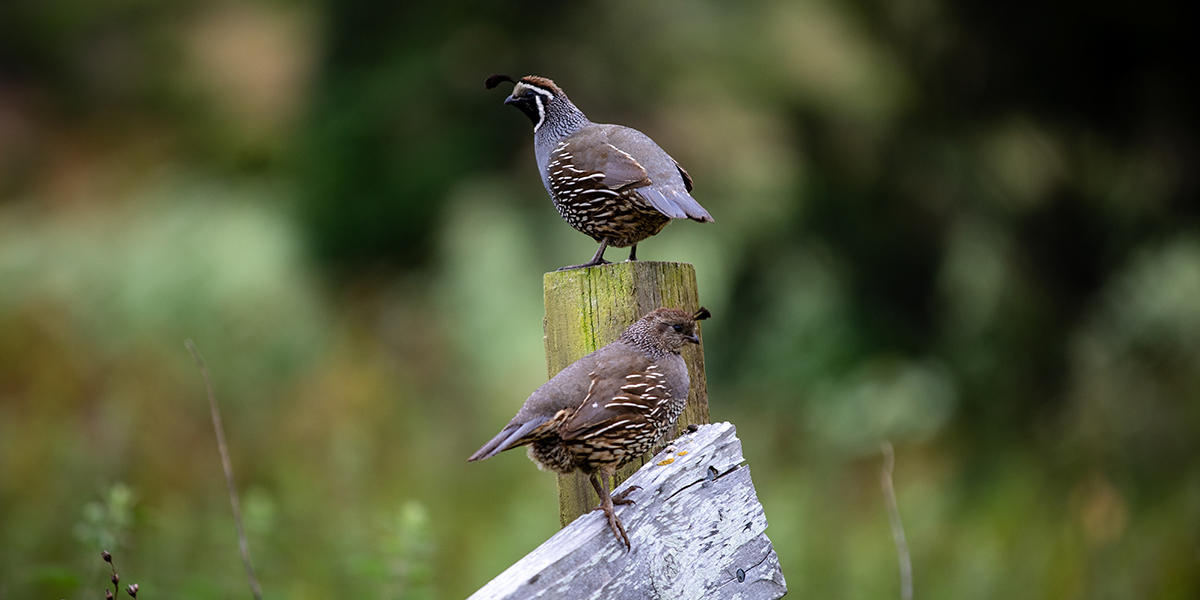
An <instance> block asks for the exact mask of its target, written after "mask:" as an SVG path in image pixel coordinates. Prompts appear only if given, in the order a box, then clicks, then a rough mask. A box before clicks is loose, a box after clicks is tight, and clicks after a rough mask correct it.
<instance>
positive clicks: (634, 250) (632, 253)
mask: <svg viewBox="0 0 1200 600" xmlns="http://www.w3.org/2000/svg"><path fill="white" fill-rule="evenodd" d="M635 260H637V244H634V245H633V247H632V248H630V249H629V261H630V262H633V261H635Z"/></svg>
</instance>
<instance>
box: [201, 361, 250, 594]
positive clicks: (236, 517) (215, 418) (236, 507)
mask: <svg viewBox="0 0 1200 600" xmlns="http://www.w3.org/2000/svg"><path fill="white" fill-rule="evenodd" d="M183 345H184V346H186V347H187V349H188V352H190V353H191V354H192V360H195V361H196V366H198V367H200V374H201V375H202V376H203V377H204V388H205V389H206V390H207V391H208V408H209V412H211V413H212V424H213V432H214V433H216V435H217V450H219V451H220V452H221V468H222V469H223V470H224V471H225V485H226V487H228V488H229V505H230V506H231V507H232V508H233V523H234V525H236V526H237V536H238V548H239V549H241V551H242V564H243V565H245V567H246V578H247V579H249V580H250V593H251V594H252V595H253V596H254V600H262V587H261V586H259V584H258V577H256V576H255V575H254V563H252V562H250V544H249V543H247V542H246V529H245V528H244V527H243V526H242V507H241V504H240V503H239V502H238V494H237V487H236V486H235V485H234V482H233V463H232V461H230V460H229V447H228V446H226V445H225V428H224V427H223V426H222V425H221V410H220V409H219V408H217V397H216V395H215V394H213V387H212V381H210V380H209V377H208V364H207V363H205V362H204V357H203V356H202V355H201V354H200V350H199V349H198V348H196V343H195V342H193V341H192V340H191V339H187V340H184V342H183Z"/></svg>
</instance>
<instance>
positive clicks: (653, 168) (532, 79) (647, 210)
mask: <svg viewBox="0 0 1200 600" xmlns="http://www.w3.org/2000/svg"><path fill="white" fill-rule="evenodd" d="M502 81H510V82H512V83H514V84H516V85H514V86H513V91H512V95H510V96H509V97H508V98H506V99H505V100H504V103H505V104H512V105H513V106H516V107H517V108H519V109H521V112H523V113H525V115H526V116H528V117H529V120H530V121H533V145H534V154H535V158H536V159H537V165H538V171H539V172H541V174H542V183H543V184H544V185H545V186H546V191H547V192H549V193H550V199H551V200H552V201H553V202H554V208H556V209H558V214H559V215H562V218H563V219H565V220H566V221H567V223H569V224H570V225H571V226H572V227H574V228H575V229H578V230H579V231H581V232H583V233H586V234H587V235H589V236H591V237H592V239H594V240H596V241H597V242H600V249H599V250H597V251H596V255H595V256H593V257H592V259H591V260H589V261H588V262H585V263H583V264H580V265H571V266H568V267H562V268H560V269H559V270H560V271H562V270H565V269H574V268H576V267H590V266H592V265H599V264H604V263H607V262H608V261H606V260H604V250H605V248H608V247H609V246H616V247H617V248H624V247H626V246H632V248H630V250H629V260H637V244H638V242H640V241H642V240H644V239H646V238H648V237H650V236H652V235H654V234H656V233H658V232H659V231H662V228H663V227H666V226H667V223H668V222H669V221H670V220H671V219H684V218H687V219H691V220H693V221H699V222H701V223H706V222H707V223H711V222H712V221H713V218H712V216H711V215H709V214H708V211H706V210H704V207H703V206H700V203H698V202H696V200H695V199H694V198H692V196H691V195H690V194H688V192H690V191H692V177H691V176H690V175H688V172H687V171H685V170H683V167H681V166H679V163H677V162H675V159H673V158H671V156H670V155H669V154H667V153H666V152H665V151H663V149H662V148H659V147H658V144H655V143H654V141H653V140H651V139H650V138H649V137H646V135H645V134H643V133H642V132H640V131H638V130H636V129H631V128H629V127H622V126H620V125H601V124H597V123H593V122H591V121H589V120H588V118H587V117H585V116H584V115H583V112H582V111H580V110H579V109H578V108H576V107H575V105H574V104H572V103H571V100H570V99H569V98H567V95H566V94H565V93H563V91H562V89H560V88H559V87H558V86H557V85H555V84H554V82H553V81H550V80H549V79H547V78H545V77H538V76H536V75H529V76H526V77H522V78H521V79H520V80H519V81H513V79H512V78H511V77H509V76H507V75H492V76H491V77H488V79H487V81H486V82H485V85H486V86H487V88H488V89H491V88H494V87H496V86H497V85H499V84H500V82H502Z"/></svg>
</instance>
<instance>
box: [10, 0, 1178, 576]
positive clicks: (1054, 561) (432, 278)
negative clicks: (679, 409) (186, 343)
mask: <svg viewBox="0 0 1200 600" xmlns="http://www.w3.org/2000/svg"><path fill="white" fill-rule="evenodd" d="M1186 12H1187V10H1186V8H1184V7H1181V6H1177V5H1175V4H1170V3H1165V2H1154V1H1151V2H1143V3H1140V4H1138V5H1137V6H1132V7H1128V6H1127V7H1121V6H1115V5H1106V4H1103V3H1101V4H1096V3H1083V2H1066V3H1056V4H1054V5H1045V4H1041V3H1039V4H1034V3H1028V2H1018V3H1016V4H1013V3H1000V4H997V3H983V2H946V1H942V0H919V1H917V2H904V3H885V2H865V3H849V2H841V1H838V0H803V1H799V2H792V1H786V0H762V1H754V2H740V3H722V2H712V1H703V2H682V1H679V0H669V1H663V2H653V3H639V2H631V1H628V0H610V1H609V2H604V3H549V2H539V3H527V4H522V5H509V6H506V5H502V4H494V5H493V4H484V5H478V6H477V5H473V4H471V3H464V2H453V1H451V2H441V3H435V4H427V5H410V4H409V3H394V2H375V1H372V0H350V1H346V2H319V1H317V0H260V1H247V2H224V1H222V2H215V3H206V2H195V1H183V2H171V3H162V2H150V1H145V0H108V1H105V2H72V1H68V2H53V3H45V2H40V3H39V2H32V1H28V0H15V1H10V2H4V3H0V598H10V597H11V598H27V597H63V598H96V597H100V596H101V595H102V593H97V592H99V590H101V589H102V587H103V584H104V583H105V582H106V581H107V575H106V574H105V572H104V571H103V570H102V569H101V567H102V566H103V564H102V563H100V561H98V560H96V556H97V553H98V552H99V551H100V550H101V549H102V548H101V547H99V546H111V547H109V548H108V549H110V550H113V551H114V552H117V551H119V552H120V554H119V555H118V560H119V563H120V565H121V568H122V570H123V572H124V573H125V574H126V577H125V579H128V578H129V577H133V578H135V580H136V581H137V582H138V583H140V584H141V589H142V593H143V594H150V595H157V596H170V597H180V598H227V597H230V596H234V595H243V594H245V593H246V584H245V579H244V574H243V572H242V567H241V564H240V558H239V556H238V552H237V543H236V539H235V535H234V529H233V524H232V522H231V518H230V514H229V507H228V500H227V497H226V493H225V489H224V481H223V475H222V474H221V470H220V463H219V459H218V456H217V453H216V449H215V443H214V441H213V439H212V432H211V428H210V424H209V420H208V412H207V407H206V406H205V402H204V396H203V387H202V384H201V381H200V377H199V373H198V372H197V371H196V369H195V367H194V365H193V364H192V362H191V361H190V359H189V358H188V355H187V353H186V351H185V350H184V349H183V345H182V341H183V340H184V339H185V338H188V337H191V338H193V339H195V340H196V342H197V343H198V345H199V346H200V348H201V350H202V351H203V352H204V353H205V355H206V356H207V357H208V360H209V364H210V367H211V369H212V371H213V375H214V383H215V385H216V393H217V396H218V399H219V401H220V402H221V404H222V408H223V411H224V414H225V422H226V428H227V434H228V436H229V441H230V446H231V452H232V455H233V461H234V468H235V473H236V475H237V479H238V483H239V486H240V488H241V490H242V500H243V504H244V512H245V516H246V528H247V533H248V535H249V538H250V539H249V542H250V547H251V551H252V553H253V555H254V559H255V562H256V564H257V565H258V568H259V572H260V573H259V575H260V578H261V579H262V582H263V586H264V588H265V590H266V592H267V595H268V596H271V597H287V598H316V597H328V596H331V595H335V596H339V597H362V598H383V597H387V598H410V599H420V598H454V597H463V596H465V595H467V594H468V593H470V592H471V591H472V590H474V589H476V588H477V587H479V586H480V585H482V584H483V583H484V582H486V581H487V580H488V579H489V578H490V577H492V576H494V575H495V574H496V573H498V572H499V571H500V570H502V569H503V568H504V567H506V566H507V565H509V564H511V563H512V562H513V561H515V560H516V559H517V558H519V557H520V556H522V555H523V554H525V553H526V552H527V551H529V550H530V549H532V548H533V547H534V546H536V545H537V544H538V543H539V542H541V541H542V540H544V539H545V538H546V537H548V536H549V535H550V534H551V533H553V531H554V530H555V529H556V524H557V523H556V514H557V513H556V507H555V494H554V491H553V489H554V481H553V478H552V477H549V476H547V475H546V474H544V473H540V472H538V471H537V470H536V469H534V468H533V467H532V466H531V465H530V464H529V463H528V461H526V460H525V459H524V457H523V456H521V455H520V453H513V455H512V456H502V457H499V458H497V459H494V460H492V461H488V462H487V463H485V464H472V465H466V464H465V462H464V461H465V457H466V456H467V455H469V454H470V452H471V451H473V450H474V449H475V448H476V447H477V446H478V444H479V443H481V442H482V441H483V440H485V439H487V438H488V437H489V436H490V435H491V434H492V433H494V431H495V430H496V429H497V428H498V427H499V426H500V425H501V424H502V423H503V422H505V421H506V420H507V419H508V418H509V417H510V416H511V414H512V412H513V411H514V410H515V409H516V407H517V406H519V404H520V402H521V400H522V399H523V398H524V397H525V395H526V394H527V393H528V392H529V391H530V390H532V389H533V388H534V387H535V386H536V385H537V384H538V383H540V382H541V381H543V380H544V378H545V372H544V361H543V356H542V345H541V331H540V327H541V323H540V318H541V310H542V308H541V298H542V293H541V289H540V284H541V273H542V272H543V271H545V270H548V269H551V268H554V267H557V266H559V265H562V264H568V263H570V262H578V261H579V260H582V259H583V258H586V257H587V256H589V255H590V253H591V252H592V251H593V250H594V245H593V243H592V242H591V241H590V240H589V239H588V238H586V237H585V236H582V235H579V234H578V233H576V232H574V231H572V230H571V229H570V228H569V227H567V226H566V225H564V224H563V223H562V222H561V221H560V219H559V217H558V215H557V214H556V213H555V212H554V211H553V210H552V209H551V208H550V206H549V203H548V201H547V199H546V197H545V192H544V191H543V190H542V189H541V185H540V182H539V181H538V178H537V176H536V175H535V169H534V165H533V160H532V147H531V146H532V144H531V141H530V136H529V131H528V129H529V127H528V123H527V122H526V121H525V119H524V118H522V117H521V116H520V115H518V114H516V113H515V112H513V111H511V110H509V109H507V108H505V107H503V106H501V104H500V101H501V98H502V96H503V94H502V93H501V92H499V91H492V92H487V91H484V90H483V86H482V81H483V78H484V77H486V76H487V75H488V74H490V73H493V72H504V73H509V74H511V75H514V76H519V75H523V74H526V73H538V74H543V75H547V76H551V77H553V78H554V79H556V80H557V81H558V82H559V83H560V84H561V85H562V86H563V87H564V88H565V89H566V90H568V92H569V93H570V94H571V96H572V98H573V99H574V100H575V101H576V103H577V104H579V105H580V106H581V107H582V108H583V109H584V110H585V111H586V112H587V113H588V114H589V115H590V116H591V117H592V118H594V119H596V120H598V121H608V122H620V123H624V124H628V125H632V126H635V127H638V128H640V129H642V130H644V131H646V132H648V133H649V134H651V135H652V136H653V137H654V138H655V139H656V140H657V141H659V142H660V143H661V144H662V145H663V146H664V147H665V148H667V149H668V150H669V151H670V152H671V153H672V154H673V155H674V156H675V157H676V158H678V159H679V160H680V162H681V163H682V164H684V165H686V166H687V168H688V169H689V171H690V172H691V173H692V174H693V176H694V177H695V179H696V184H697V188H696V192H695V193H696V196H697V198H698V199H700V201H701V202H702V203H703V204H704V205H705V206H706V207H707V208H708V209H709V210H710V211H711V212H712V213H713V215H714V216H715V217H716V219H717V223H716V224H715V225H705V226H700V225H696V224H693V223H679V224H676V225H673V226H671V227H669V228H668V229H667V230H666V231H664V232H663V233H662V234H661V235H659V236H657V237H655V238H654V239H652V240H649V241H648V242H646V243H645V244H644V246H643V248H642V252H641V254H642V257H643V259H647V260H653V259H668V260H687V261H689V262H692V263H693V264H695V265H696V268H697V272H698V277H699V283H700V288H701V293H702V296H703V297H704V298H705V304H706V305H707V306H709V307H710V308H711V309H712V310H713V313H714V314H715V315H716V317H715V318H714V319H713V320H712V321H710V322H706V324H705V332H704V333H705V342H706V343H705V349H706V353H707V364H708V366H709V369H710V372H709V373H708V375H709V384H710V392H711V398H710V401H711V412H712V415H713V417H714V419H718V420H730V421H733V422H734V423H736V424H737V425H738V427H739V429H740V431H741V433H742V438H743V441H744V444H745V452H746V455H747V457H748V459H749V463H750V465H751V467H752V468H753V472H754V477H755V482H756V485H757V487H758V491H759V495H760V498H761V499H762V501H763V503H764V505H765V507H766V511H767V516H768V520H769V522H770V529H769V530H768V532H769V534H770V535H771V537H772V539H773V541H774V542H775V544H776V548H777V551H778V553H779V556H780V559H781V561H782V564H783V569H784V572H785V574H786V576H787V579H788V582H789V585H790V587H791V590H792V593H793V594H794V595H796V596H797V597H834V598H880V597H889V596H894V595H896V594H897V593H898V591H897V588H898V576H897V574H896V567H895V554H894V548H893V546H892V542H891V536H890V532H889V529H888V524H887V517H886V512H885V509H884V504H883V499H882V496H881V494H880V491H879V487H878V482H877V477H878V470H879V467H880V457H879V456H878V448H879V442H880V441H881V440H884V439H887V440H890V441H892V442H893V443H894V444H895V446H896V453H897V467H896V489H897V494H898V500H899V506H900V512H901V514H902V515H903V517H904V519H905V524H906V526H907V528H908V538H909V543H910V546H911V551H912V555H913V562H914V570H915V583H916V589H917V594H918V595H919V596H920V597H928V598H962V597H971V598H1010V597H1041V598H1084V597H1086V598H1195V597H1197V595H1198V594H1200V565H1198V564H1197V560H1198V559H1197V556H1200V545H1198V544H1200V540H1198V538H1197V532H1198V531H1200V510H1198V509H1197V507H1200V459H1198V458H1197V457H1198V456H1200V443H1198V442H1197V440H1198V439H1200V392H1198V390H1200V301H1198V300H1197V299H1198V298H1200V226H1198V211H1197V208H1198V207H1200V203H1197V202H1196V196H1197V185H1196V183H1197V178H1196V172H1195V169H1194V165H1195V164H1196V162H1197V157H1196V148H1197V140H1196V135H1195V132H1196V123H1195V106H1197V98H1196V96H1195V92H1194V90H1193V89H1192V88H1191V87H1189V86H1187V85H1186V81H1187V80H1188V78H1189V77H1190V72H1191V69H1192V66H1191V63H1190V62H1189V61H1190V60H1191V59H1188V58H1187V56H1190V53H1187V52H1186V51H1185V49H1186V47H1188V46H1190V44H1189V43H1188V42H1189V41H1190V39H1191V37H1190V36H1191V34H1190V31H1189V29H1188V27H1189V25H1190V23H1191V21H1190V19H1188V18H1187V15H1185V14H1183V13H1186Z"/></svg>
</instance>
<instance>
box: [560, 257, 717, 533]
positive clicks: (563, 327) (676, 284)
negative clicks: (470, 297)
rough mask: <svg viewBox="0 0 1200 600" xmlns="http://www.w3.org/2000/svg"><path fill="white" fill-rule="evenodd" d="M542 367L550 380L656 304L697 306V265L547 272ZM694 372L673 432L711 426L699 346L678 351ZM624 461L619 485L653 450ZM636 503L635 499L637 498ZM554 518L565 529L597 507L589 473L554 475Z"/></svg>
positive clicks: (643, 263) (640, 264)
mask: <svg viewBox="0 0 1200 600" xmlns="http://www.w3.org/2000/svg"><path fill="white" fill-rule="evenodd" d="M543 282H544V285H545V293H546V317H545V320H544V321H543V330H544V331H545V336H546V337H545V341H546V370H547V372H548V373H549V376H551V377H553V376H554V375H556V374H557V373H558V372H559V371H561V370H562V369H563V368H564V367H566V366H567V365H569V364H571V363H573V362H575V361H576V360H579V358H580V357H582V356H584V355H586V354H587V353H589V352H592V351H593V350H595V349H597V348H599V347H601V346H604V345H605V344H608V343H609V342H612V341H614V340H616V339H617V336H619V335H621V332H622V331H624V330H625V328H626V327H628V326H629V325H630V324H631V323H633V322H634V321H636V320H638V319H639V318H641V317H642V315H645V314H646V313H648V312H650V311H652V310H654V309H656V308H658V307H660V306H667V307H672V308H682V309H685V310H688V311H694V310H696V309H697V308H699V306H700V301H699V293H698V292H697V290H696V270H695V269H694V268H692V265H690V264H687V263H676V262H647V261H637V262H621V263H614V264H611V265H602V266H598V267H589V268H586V269H572V270H570V271H556V272H553V273H546V275H545V277H544V280H543ZM683 358H684V360H685V361H686V362H687V366H688V373H689V374H691V380H692V387H691V389H690V390H689V391H688V403H687V408H686V409H684V411H683V414H682V415H680V417H679V422H678V424H676V430H675V433H674V434H673V435H669V436H667V439H668V441H669V440H670V439H674V438H675V437H676V436H678V435H679V432H680V431H682V430H683V429H684V428H685V427H687V426H688V425H691V424H704V423H708V384H707V380H706V379H705V375H704V352H703V346H701V347H699V348H697V347H692V346H689V347H688V348H686V349H685V350H684V352H683ZM658 450H659V448H655V449H653V450H652V451H651V452H650V453H649V454H647V455H646V456H644V457H642V458H641V459H639V460H636V461H634V462H632V463H630V464H629V465H626V467H625V468H624V469H622V470H621V472H620V473H618V474H617V481H616V482H614V485H616V483H619V482H621V481H624V480H625V478H626V477H629V475H631V474H633V472H634V471H636V470H637V469H638V468H639V467H641V466H642V464H643V463H644V462H645V461H646V460H647V459H649V458H650V457H651V456H653V455H654V453H655V452H657V451H658ZM634 499H635V500H636V496H635V497H634ZM558 501H559V503H558V512H559V520H560V521H561V522H562V524H563V525H564V526H565V525H567V524H568V523H570V522H571V521H574V520H575V518H576V517H578V516H579V515H581V514H583V513H585V512H587V511H589V510H591V509H592V508H593V507H595V506H596V503H597V499H596V494H595V492H593V491H592V486H591V484H589V483H588V481H587V478H586V477H584V476H583V475H581V474H579V473H573V474H571V475H560V476H559V477H558Z"/></svg>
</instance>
